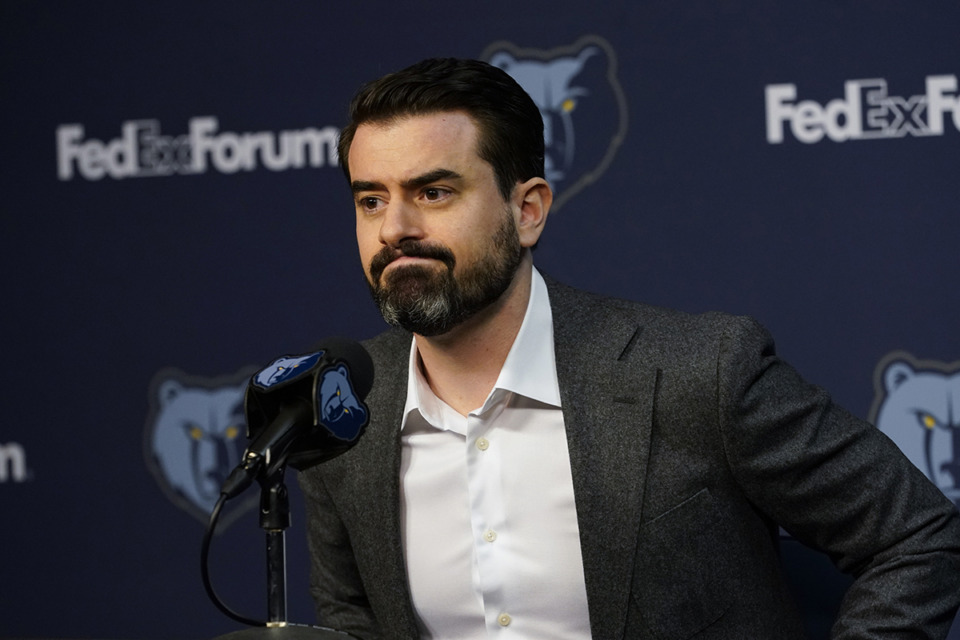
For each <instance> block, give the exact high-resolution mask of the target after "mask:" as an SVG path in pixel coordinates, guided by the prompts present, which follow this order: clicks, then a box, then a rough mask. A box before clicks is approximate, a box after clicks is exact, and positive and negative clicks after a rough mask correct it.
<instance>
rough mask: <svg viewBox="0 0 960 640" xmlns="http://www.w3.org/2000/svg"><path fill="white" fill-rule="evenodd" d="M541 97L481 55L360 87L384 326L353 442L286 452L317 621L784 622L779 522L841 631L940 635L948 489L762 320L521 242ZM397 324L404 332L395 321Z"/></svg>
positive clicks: (410, 624) (345, 144) (585, 630)
mask: <svg viewBox="0 0 960 640" xmlns="http://www.w3.org/2000/svg"><path fill="white" fill-rule="evenodd" d="M543 151H544V148H543V132H542V119H541V116H540V114H539V112H538V110H537V107H536V105H535V104H534V103H533V102H532V100H530V98H529V97H528V96H526V94H525V93H524V92H523V90H522V89H521V88H520V87H519V86H518V85H517V84H516V83H515V82H514V81H513V80H512V79H510V77H509V76H508V75H506V74H505V73H503V72H502V71H500V70H498V69H495V68H493V67H490V66H489V65H486V64H484V63H481V62H476V61H460V60H428V61H425V62H422V63H420V64H417V65H414V66H413V67H410V68H408V69H405V70H403V71H400V72H397V73H395V74H390V75H388V76H385V77H384V78H381V79H380V80H377V81H375V82H374V83H372V84H370V85H368V86H367V87H365V88H364V89H363V90H361V92H360V93H359V94H358V95H357V97H356V98H355V99H354V101H353V103H352V105H351V121H350V124H349V125H348V126H347V127H346V129H345V130H344V131H343V134H342V136H341V141H340V158H341V162H342V164H343V168H344V170H345V172H346V174H347V177H348V180H349V181H350V185H351V188H352V190H353V194H354V200H355V204H356V215H357V241H358V246H359V250H360V257H361V260H362V262H363V266H364V271H365V274H366V278H367V282H368V284H369V286H370V289H371V292H372V293H373V296H374V299H375V300H376V302H377V304H378V305H379V307H380V309H381V311H382V313H383V315H384V317H385V319H386V320H387V321H388V322H390V323H391V324H393V325H395V326H397V327H399V328H398V329H394V330H392V331H389V332H387V333H385V334H383V335H381V336H379V337H377V338H375V339H373V340H371V341H368V342H367V343H366V346H367V348H368V350H369V351H370V353H371V355H372V357H373V359H374V364H375V368H376V382H375V385H374V388H373V390H372V391H371V393H370V394H369V396H368V397H367V402H368V404H369V408H370V411H371V416H372V418H371V423H370V425H369V427H368V428H367V432H366V434H365V436H364V438H363V439H361V441H360V442H359V444H358V445H357V446H356V447H355V448H353V449H351V450H350V451H348V452H347V453H346V454H344V455H342V456H340V457H339V458H336V459H334V460H332V461H330V462H328V463H325V464H323V465H320V466H318V467H316V468H314V469H312V470H310V471H308V472H306V473H304V474H303V475H302V477H301V485H302V487H303V489H304V493H305V496H306V499H307V506H308V520H309V523H308V529H309V538H310V548H311V553H312V556H313V582H312V591H313V594H314V597H315V599H316V602H317V607H318V614H319V616H320V618H321V621H322V622H323V623H324V624H326V625H328V626H332V627H335V628H339V629H342V630H344V631H347V632H349V633H351V634H354V635H356V636H358V637H381V636H382V637H387V638H414V637H438V638H480V637H488V636H491V635H494V634H502V635H503V637H504V638H514V637H516V638H551V639H552V638H588V637H592V638H595V639H601V638H688V637H694V636H695V637H697V638H729V639H736V640H744V639H772V638H776V639H783V638H799V637H802V631H801V625H800V623H799V621H798V618H797V614H796V612H795V609H794V606H793V604H792V602H791V599H790V595H789V593H788V590H787V588H786V586H785V585H784V582H783V579H782V577H781V575H780V571H779V567H778V556H777V540H778V526H783V527H785V528H786V529H787V530H789V531H790V532H791V533H793V534H794V535H796V536H797V537H798V538H799V539H801V540H803V541H805V542H807V543H809V544H811V545H813V546H816V547H818V548H820V549H823V550H824V551H826V552H827V553H829V554H830V555H831V557H832V558H833V559H834V560H835V562H836V563H837V564H838V565H839V566H840V568H841V569H843V570H845V571H847V572H849V573H851V574H853V576H855V578H856V579H855V581H854V583H853V586H852V587H851V588H850V590H849V592H848V594H847V596H846V598H845V600H844V604H843V608H842V611H841V612H840V615H839V617H838V620H837V622H836V624H835V626H834V636H835V637H836V638H903V637H912V638H913V637H916V638H921V637H923V638H927V637H929V638H938V637H943V636H945V635H946V633H947V630H948V628H949V626H950V623H951V620H952V619H953V616H954V614H955V611H956V608H957V606H958V602H960V522H958V517H957V513H956V510H955V509H954V508H953V506H952V505H951V504H950V503H949V502H948V501H947V500H946V499H945V498H944V497H943V496H942V494H941V493H940V492H939V490H937V489H936V488H935V487H933V486H932V485H931V484H930V483H929V482H927V480H926V479H925V478H924V477H923V475H922V474H920V473H919V472H918V471H917V470H916V469H915V468H914V467H913V466H912V465H911V464H910V463H909V462H908V461H907V460H906V459H905V458H904V457H903V456H902V455H900V453H899V452H898V451H897V450H896V448H895V446H894V445H893V444H892V443H890V442H889V441H888V440H887V439H886V438H885V437H884V436H883V435H882V434H881V433H880V432H879V431H878V430H877V429H875V428H874V427H872V426H871V425H869V424H866V423H863V422H861V421H859V420H857V419H856V418H854V417H853V416H851V415H850V414H848V413H847V412H845V411H843V410H842V409H840V408H838V407H836V406H834V405H833V404H831V402H830V400H829V398H828V397H827V395H826V394H825V393H824V392H823V391H822V390H820V389H817V388H816V387H813V386H811V385H808V384H806V383H805V382H803V381H802V380H801V379H800V378H799V377H798V375H797V374H796V373H795V372H794V371H793V370H792V369H791V368H789V367H788V366H787V365H786V364H784V363H783V362H781V361H780V360H779V359H778V358H777V357H776V356H775V355H774V351H773V345H772V342H771V340H770V338H769V336H768V335H767V334H766V333H765V332H764V331H763V330H762V329H761V328H759V327H758V326H757V325H756V324H755V323H753V322H752V321H750V320H748V319H744V318H733V317H729V316H725V315H721V314H707V315H702V316H691V315H686V314H681V313H678V312H672V311H668V310H663V309H657V308H651V307H648V306H644V305H640V304H636V303H630V302H624V301H619V300H612V299H608V298H602V297H599V296H593V295H590V294H586V293H583V292H579V291H576V290H573V289H570V288H568V287H565V286H563V285H561V284H559V283H556V282H553V281H551V280H549V279H548V278H546V277H543V276H541V275H540V274H539V273H538V272H537V271H536V269H534V267H533V262H532V254H531V250H532V248H533V247H534V246H535V245H536V243H537V241H538V239H539V237H540V234H541V232H542V231H543V228H544V224H545V222H546V218H547V214H548V212H549V209H550V204H551V199H552V194H551V190H550V187H549V185H548V184H547V182H546V181H545V180H544V178H543ZM411 334H412V335H411Z"/></svg>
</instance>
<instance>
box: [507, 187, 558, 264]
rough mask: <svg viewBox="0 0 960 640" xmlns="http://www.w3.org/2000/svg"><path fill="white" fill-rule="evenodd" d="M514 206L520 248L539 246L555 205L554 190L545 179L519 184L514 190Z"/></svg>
mask: <svg viewBox="0 0 960 640" xmlns="http://www.w3.org/2000/svg"><path fill="white" fill-rule="evenodd" d="M513 204H514V212H515V214H516V216H517V217H516V222H517V232H518V233H519V234H520V246H522V247H532V246H534V245H535V244H537V241H538V240H539V239H540V234H541V233H543V228H544V226H545V225H546V224H547V214H549V213H550V205H551V204H553V190H552V189H551V188H550V184H549V183H548V182H547V181H546V180H544V179H543V178H530V179H529V180H527V181H526V182H518V183H517V186H516V187H514V190H513Z"/></svg>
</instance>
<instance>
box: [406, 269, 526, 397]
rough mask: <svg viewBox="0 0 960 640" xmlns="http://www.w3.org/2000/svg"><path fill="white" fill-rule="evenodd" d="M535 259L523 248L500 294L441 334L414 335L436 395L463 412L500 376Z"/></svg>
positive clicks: (522, 311)
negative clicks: (508, 285)
mask: <svg viewBox="0 0 960 640" xmlns="http://www.w3.org/2000/svg"><path fill="white" fill-rule="evenodd" d="M532 270H533V262H532V259H531V257H530V253H529V252H526V253H525V255H524V258H523V260H522V262H521V263H520V267H519V268H518V269H517V274H516V276H515V277H514V279H513V282H512V283H511V284H510V287H509V288H508V289H507V290H506V291H504V293H503V295H502V296H500V298H499V299H498V300H497V301H496V302H495V303H493V304H492V305H490V306H489V307H487V308H486V309H484V310H483V311H481V312H479V313H478V314H476V315H475V316H473V317H472V318H470V319H469V320H467V321H465V322H464V323H462V324H460V325H458V326H457V327H455V328H454V329H452V330H451V331H449V332H447V333H445V334H443V335H440V336H431V337H429V338H428V337H424V336H420V335H418V336H416V339H417V351H418V352H419V355H420V366H421V367H422V371H423V374H424V377H425V378H426V380H427V383H428V384H429V385H430V388H431V389H432V390H433V392H434V393H435V394H436V396H437V397H438V398H440V399H441V400H443V401H444V402H446V403H447V404H448V405H450V406H451V407H453V409H455V410H456V411H457V412H459V413H460V414H461V415H467V414H468V413H469V412H470V411H472V410H473V409H476V408H478V407H480V405H482V404H483V401H484V400H486V398H487V396H488V395H490V391H491V390H492V389H493V385H494V384H495V383H496V381H497V377H498V376H499V375H500V370H501V369H502V368H503V363H504V362H505V361H506V359H507V354H509V353H510V347H512V346H513V341H514V340H515V339H516V337H517V333H518V332H519V331H520V325H521V324H523V317H524V315H525V314H526V311H527V304H528V302H529V300H530V286H531V274H532Z"/></svg>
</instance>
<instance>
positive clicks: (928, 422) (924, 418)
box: [917, 411, 937, 429]
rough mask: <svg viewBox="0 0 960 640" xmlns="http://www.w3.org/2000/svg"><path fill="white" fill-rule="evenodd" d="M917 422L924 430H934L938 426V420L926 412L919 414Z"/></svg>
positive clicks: (919, 412)
mask: <svg viewBox="0 0 960 640" xmlns="http://www.w3.org/2000/svg"><path fill="white" fill-rule="evenodd" d="M917 421H918V422H919V423H920V425H921V426H922V427H923V428H924V429H933V428H934V427H935V426H937V419H936V418H934V417H933V416H932V415H930V414H929V413H926V412H925V411H918V412H917Z"/></svg>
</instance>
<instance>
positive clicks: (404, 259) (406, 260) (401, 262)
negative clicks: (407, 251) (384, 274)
mask: <svg viewBox="0 0 960 640" xmlns="http://www.w3.org/2000/svg"><path fill="white" fill-rule="evenodd" d="M433 262H439V260H436V259H434V258H421V257H418V256H400V257H399V258H395V259H394V260H392V261H391V262H390V264H388V265H387V266H386V267H385V268H384V271H389V270H390V269H394V268H399V267H403V266H407V265H416V264H427V263H433Z"/></svg>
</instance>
